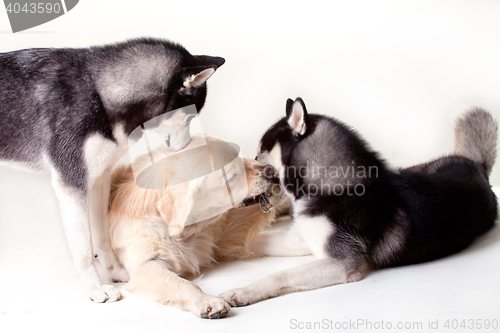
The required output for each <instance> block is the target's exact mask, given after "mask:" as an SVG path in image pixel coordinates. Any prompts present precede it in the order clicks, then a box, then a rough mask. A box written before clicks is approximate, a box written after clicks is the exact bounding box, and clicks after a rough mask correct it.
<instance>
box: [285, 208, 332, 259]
mask: <svg viewBox="0 0 500 333" xmlns="http://www.w3.org/2000/svg"><path fill="white" fill-rule="evenodd" d="M306 203H307V199H300V200H297V201H295V202H294V204H293V210H294V214H293V220H294V224H295V225H296V226H297V228H298V230H299V232H300V234H301V236H302V238H303V239H304V241H305V242H306V244H307V245H308V246H309V248H310V249H311V252H312V253H313V254H314V255H315V256H316V257H317V258H318V259H323V258H326V257H328V253H327V252H326V245H327V242H328V239H329V238H330V236H331V235H332V234H333V233H334V232H335V228H334V225H333V224H332V223H331V222H330V221H329V220H328V219H327V218H326V217H325V216H314V217H311V216H308V215H306V214H304V211H305V205H306Z"/></svg>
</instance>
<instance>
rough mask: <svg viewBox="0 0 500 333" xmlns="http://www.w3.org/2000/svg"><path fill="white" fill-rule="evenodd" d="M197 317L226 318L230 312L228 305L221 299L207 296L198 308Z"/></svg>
mask: <svg viewBox="0 0 500 333" xmlns="http://www.w3.org/2000/svg"><path fill="white" fill-rule="evenodd" d="M195 307H196V312H194V311H193V312H194V313H195V314H196V315H198V316H200V317H201V318H208V319H219V318H224V317H225V316H226V315H227V314H228V312H229V306H228V304H227V303H226V302H225V301H224V300H223V299H221V298H219V297H215V296H210V295H206V296H205V297H203V299H202V300H201V302H199V303H198V304H197V305H196V306H195Z"/></svg>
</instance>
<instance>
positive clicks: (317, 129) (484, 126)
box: [221, 98, 497, 306]
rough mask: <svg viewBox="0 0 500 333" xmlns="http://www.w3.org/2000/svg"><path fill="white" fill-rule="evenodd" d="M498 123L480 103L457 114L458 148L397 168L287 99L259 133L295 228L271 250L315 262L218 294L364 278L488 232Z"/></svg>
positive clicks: (276, 291)
mask: <svg viewBox="0 0 500 333" xmlns="http://www.w3.org/2000/svg"><path fill="white" fill-rule="evenodd" d="M496 140H497V124H496V122H495V121H494V120H493V119H492V117H491V115H490V114H489V113H487V112H485V111H483V110H481V109H474V110H472V111H470V112H468V113H466V114H465V115H464V116H463V118H461V119H459V120H458V122H457V127H456V146H455V152H454V154H452V155H450V156H447V157H442V158H439V159H437V160H434V161H432V162H429V163H425V164H421V165H417V166H414V167H411V168H407V169H402V170H398V171H396V170H391V169H390V168H389V167H388V166H387V165H386V163H385V162H384V161H383V160H382V159H381V158H380V157H379V156H378V154H377V153H375V152H373V151H372V150H371V149H370V148H368V146H367V144H366V143H365V142H364V141H363V140H362V139H361V138H360V137H359V135H357V134H356V133H355V132H354V131H353V130H351V129H350V128H349V127H347V126H346V125H344V124H342V123H340V122H338V121H337V120H334V119H331V118H328V117H325V116H321V115H313V114H308V113H307V111H306V108H305V105H304V103H303V101H302V100H301V99H300V98H298V99H296V100H295V102H294V101H292V100H288V102H287V108H286V117H284V118H283V119H281V120H280V121H279V122H277V123H276V124H275V125H273V126H272V127H271V128H270V129H269V130H268V131H267V133H265V135H264V136H263V138H262V140H261V145H260V148H259V153H258V156H257V159H258V160H259V161H260V162H263V163H269V164H271V165H272V166H274V167H275V169H276V170H278V172H279V177H280V180H281V184H282V186H283V187H284V189H285V191H286V192H287V193H288V194H289V195H290V196H291V197H292V199H293V206H292V208H293V219H294V225H293V227H292V228H291V229H290V231H289V232H287V233H284V234H276V233H269V234H265V236H264V237H262V238H261V239H259V240H258V241H257V248H256V250H257V251H258V252H260V253H261V254H267V255H301V254H308V253H311V252H312V253H313V254H314V255H315V256H316V257H317V259H318V260H317V261H315V262H313V263H310V264H307V265H305V266H302V267H298V268H295V269H291V270H287V271H282V272H278V273H275V274H273V275H270V276H269V277H267V278H265V279H263V280H260V281H258V282H256V283H254V284H251V285H249V286H247V287H244V288H239V289H234V290H229V291H226V292H224V293H222V294H221V296H222V297H223V298H224V299H225V300H226V301H227V302H228V303H230V304H231V305H232V306H241V305H247V304H252V303H255V302H258V301H261V300H264V299H267V298H270V297H275V296H279V295H283V294H286V293H290V292H294V291H299V290H311V289H316V288H322V287H326V286H331V285H334V284H339V283H346V282H354V281H358V280H360V279H362V278H363V277H364V276H365V275H366V274H367V272H369V271H370V270H373V269H381V268H386V267H394V266H401V265H408V264H416V263H422V262H426V261H429V260H434V259H438V258H442V257H445V256H448V255H450V254H453V253H456V252H458V251H460V250H462V249H464V248H466V247H467V246H468V245H469V244H471V243H472V242H473V241H474V240H475V239H476V238H477V237H478V236H480V235H482V234H484V233H486V232H487V231H488V230H490V229H491V228H492V227H493V226H494V223H495V220H496V218H497V200H496V197H495V194H494V193H493V192H492V190H491V187H490V184H489V182H488V176H489V174H490V172H491V169H492V167H493V164H494V161H495V156H496Z"/></svg>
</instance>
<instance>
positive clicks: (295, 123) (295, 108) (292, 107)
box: [286, 97, 307, 135]
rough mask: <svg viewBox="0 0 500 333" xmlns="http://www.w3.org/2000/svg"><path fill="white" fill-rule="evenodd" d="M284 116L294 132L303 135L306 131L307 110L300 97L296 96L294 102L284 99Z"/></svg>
mask: <svg viewBox="0 0 500 333" xmlns="http://www.w3.org/2000/svg"><path fill="white" fill-rule="evenodd" d="M286 117H287V120H288V125H289V126H290V127H291V128H292V131H293V133H294V134H296V135H304V134H305V133H306V129H307V125H306V123H307V110H306V105H305V104H304V101H303V100H302V98H300V97H297V99H295V102H293V101H292V100H291V99H288V100H287V101H286Z"/></svg>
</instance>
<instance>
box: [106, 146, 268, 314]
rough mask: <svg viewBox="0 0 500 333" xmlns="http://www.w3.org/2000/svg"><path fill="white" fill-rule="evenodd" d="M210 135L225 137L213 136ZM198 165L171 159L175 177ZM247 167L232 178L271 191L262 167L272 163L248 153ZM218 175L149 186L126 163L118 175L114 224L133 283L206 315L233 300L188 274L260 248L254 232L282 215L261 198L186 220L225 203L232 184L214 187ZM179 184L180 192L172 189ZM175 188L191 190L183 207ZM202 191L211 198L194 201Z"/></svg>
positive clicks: (255, 190) (115, 244)
mask: <svg viewBox="0 0 500 333" xmlns="http://www.w3.org/2000/svg"><path fill="white" fill-rule="evenodd" d="M200 140H201V141H200ZM203 140H204V138H200V137H194V138H193V140H192V142H191V143H190V145H188V147H187V148H186V149H189V148H190V147H193V146H198V145H199V144H200V142H202V141H203ZM207 141H208V142H209V143H210V142H214V141H217V140H216V139H214V138H207ZM218 153H221V152H220V151H219V152H218ZM154 154H156V155H157V156H158V155H161V156H165V154H167V155H168V152H166V151H158V150H156V151H155V152H154ZM214 158H217V156H214ZM148 161H150V158H149V157H148V156H146V157H140V158H139V159H137V160H136V161H135V162H134V163H138V164H139V165H134V170H138V169H141V168H143V166H142V165H141V164H144V167H146V166H147V164H148V163H150V162H148ZM190 165H191V167H185V168H178V167H176V168H175V169H172V168H171V166H169V165H165V167H166V168H165V173H166V174H167V178H168V179H174V178H175V174H176V173H186V172H187V173H192V174H196V172H197V168H196V165H197V161H196V158H194V160H191V161H190ZM244 166H245V170H237V168H228V169H227V173H228V175H227V176H228V178H230V177H236V178H238V177H239V178H240V179H243V183H245V177H246V184H247V186H248V189H249V193H248V195H249V196H254V195H257V194H259V193H261V192H263V190H265V189H266V187H268V186H269V184H268V181H267V180H266V179H265V178H264V175H263V172H262V171H263V168H264V165H262V164H260V163H258V162H257V161H253V160H247V159H244ZM163 174H164V173H163V170H158V172H152V174H151V175H150V177H151V179H152V181H155V180H156V181H157V182H162V181H164V180H163ZM182 176H183V177H185V176H186V175H185V174H184V175H182ZM155 177H156V178H157V179H155ZM242 177H243V178H242ZM211 181H212V179H211V176H210V175H209V176H207V177H202V178H200V180H199V183H197V184H196V186H193V185H185V186H179V185H176V186H174V187H172V189H171V188H169V187H167V188H166V189H161V190H159V189H153V190H152V189H144V188H141V187H139V186H137V185H136V183H135V179H134V174H133V171H132V167H130V166H128V167H127V166H122V167H119V168H118V169H116V170H115V171H114V172H113V175H112V185H111V195H110V209H109V224H110V236H111V245H112V248H113V250H114V252H115V254H116V256H117V258H118V260H119V261H120V263H121V264H122V265H123V266H124V267H125V268H126V269H127V270H128V272H129V274H130V281H129V283H128V284H127V289H128V290H130V291H137V292H141V293H143V294H145V295H148V296H150V297H152V298H154V299H156V300H157V301H159V302H161V303H163V304H169V305H172V306H175V307H178V308H180V309H182V310H186V311H191V312H193V313H194V314H196V315H197V316H200V317H208V318H219V317H222V316H224V315H225V314H226V313H227V312H228V311H229V306H228V304H227V303H226V302H225V301H224V300H222V299H221V298H220V297H215V296H210V295H206V294H205V293H203V292H202V291H201V290H200V288H199V287H198V286H196V284H194V283H192V282H190V281H188V280H186V279H185V277H192V276H193V275H196V274H199V273H200V272H201V270H202V269H203V268H204V267H207V266H210V265H212V264H214V263H216V262H218V261H221V260H227V259H240V258H245V257H249V256H251V255H253V253H252V251H251V248H252V244H253V242H254V237H255V236H256V235H257V234H258V233H259V232H260V230H261V229H263V228H264V227H265V226H267V225H269V224H270V223H271V222H272V221H273V220H274V213H273V212H271V213H269V214H264V213H263V212H262V211H261V209H260V207H259V205H254V206H250V207H244V208H233V209H230V210H228V211H226V212H225V213H222V214H220V215H218V216H215V217H213V218H210V219H207V220H205V221H202V222H199V223H193V224H186V223H184V222H185V221H182V219H185V218H186V216H188V215H190V214H193V213H197V214H203V213H204V212H209V211H210V209H211V207H212V206H216V205H217V204H218V199H217V198H219V197H221V196H224V195H225V196H227V189H226V187H224V188H221V187H213V186H211V185H213V184H211ZM241 183H242V182H236V184H241ZM182 185H184V184H182ZM160 188H161V187H160ZM174 188H175V191H176V193H172V192H173V191H174ZM179 192H181V193H179ZM174 195H175V196H176V198H179V195H182V196H183V199H184V201H183V202H184V203H185V205H184V206H183V207H181V208H180V209H179V207H178V206H177V207H176V208H174V205H173V200H172V197H173V196H174ZM195 197H197V198H200V197H201V198H205V199H204V200H201V203H200V200H197V201H194V199H193V198H195ZM236 204H238V203H236ZM173 224H175V225H174V226H173ZM174 227H175V228H174ZM178 228H180V230H179V229H178ZM172 231H173V232H172Z"/></svg>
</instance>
